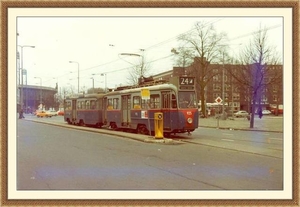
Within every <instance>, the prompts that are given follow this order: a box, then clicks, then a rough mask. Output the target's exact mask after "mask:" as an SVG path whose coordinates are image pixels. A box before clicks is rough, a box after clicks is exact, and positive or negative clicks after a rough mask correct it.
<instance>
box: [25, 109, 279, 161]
mask: <svg viewBox="0 0 300 207" xmlns="http://www.w3.org/2000/svg"><path fill="white" fill-rule="evenodd" d="M26 120H27V121H34V122H39V123H45V124H51V125H56V126H58V127H68V128H72V129H76V130H85V131H90V132H95V133H102V134H110V135H114V136H118V137H125V138H130V139H133V140H137V141H142V142H148V143H160V144H173V145H176V144H184V143H189V144H196V145H206V146H211V147H218V148H224V149H228V150H234V151H241V152H246V153H252V154H258V155H263V156H269V157H276V158H283V150H282V145H283V139H282V138H274V137H272V136H271V137H270V136H269V133H263V132H256V133H259V136H263V139H260V140H242V139H240V138H238V139H237V138H233V137H232V136H231V135H233V134H232V133H231V131H230V130H222V129H211V128H210V129H209V128H207V129H205V128H200V129H198V130H195V131H194V132H193V133H192V135H191V136H188V135H181V134H180V135H176V136H172V137H171V138H163V139H155V138H154V137H153V136H149V135H141V134H134V133H127V132H120V131H115V130H108V129H99V128H92V127H83V126H75V125H69V124H67V123H66V122H64V118H63V117H62V116H55V117H52V118H37V117H36V116H33V115H27V116H26V117H25V119H24V120H20V121H26ZM204 130H214V133H216V132H217V133H218V135H216V136H217V137H219V139H211V138H205V135H203V134H201V132H203V131H204ZM216 130H218V131H216ZM246 133H254V132H246ZM274 143H275V144H276V145H277V146H275V147H274ZM278 146H279V147H278Z"/></svg>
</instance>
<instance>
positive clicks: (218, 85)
mask: <svg viewBox="0 0 300 207" xmlns="http://www.w3.org/2000/svg"><path fill="white" fill-rule="evenodd" d="M213 90H214V91H219V90H221V86H220V84H215V83H214V84H213Z"/></svg>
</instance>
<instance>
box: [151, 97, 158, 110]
mask: <svg viewBox="0 0 300 207" xmlns="http://www.w3.org/2000/svg"><path fill="white" fill-rule="evenodd" d="M150 108H151V109H156V108H160V101H159V95H158V94H154V95H150Z"/></svg>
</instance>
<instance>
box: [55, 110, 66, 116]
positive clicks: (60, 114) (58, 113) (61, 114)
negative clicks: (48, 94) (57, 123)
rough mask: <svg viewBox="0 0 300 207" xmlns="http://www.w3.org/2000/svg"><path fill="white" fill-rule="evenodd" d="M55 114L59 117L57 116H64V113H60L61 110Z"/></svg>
mask: <svg viewBox="0 0 300 207" xmlns="http://www.w3.org/2000/svg"><path fill="white" fill-rule="evenodd" d="M56 114H57V115H59V116H63V115H65V113H64V111H61V110H59V111H57V112H56Z"/></svg>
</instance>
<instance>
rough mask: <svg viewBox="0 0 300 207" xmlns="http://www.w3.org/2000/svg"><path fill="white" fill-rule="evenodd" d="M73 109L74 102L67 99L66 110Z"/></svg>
mask: <svg viewBox="0 0 300 207" xmlns="http://www.w3.org/2000/svg"><path fill="white" fill-rule="evenodd" d="M71 109H72V102H71V101H66V102H65V110H71Z"/></svg>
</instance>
